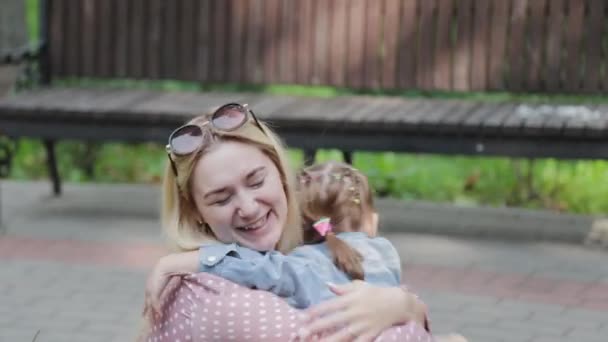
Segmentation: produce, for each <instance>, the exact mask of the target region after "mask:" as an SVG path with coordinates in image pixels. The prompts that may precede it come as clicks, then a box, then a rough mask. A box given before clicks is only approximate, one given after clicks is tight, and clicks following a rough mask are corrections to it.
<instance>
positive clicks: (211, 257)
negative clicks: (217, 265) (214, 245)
mask: <svg viewBox="0 0 608 342" xmlns="http://www.w3.org/2000/svg"><path fill="white" fill-rule="evenodd" d="M215 259H217V258H216V257H214V256H210V257H208V258H207V260H208V261H210V262H214V261H215Z"/></svg>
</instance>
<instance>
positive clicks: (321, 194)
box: [298, 162, 375, 280]
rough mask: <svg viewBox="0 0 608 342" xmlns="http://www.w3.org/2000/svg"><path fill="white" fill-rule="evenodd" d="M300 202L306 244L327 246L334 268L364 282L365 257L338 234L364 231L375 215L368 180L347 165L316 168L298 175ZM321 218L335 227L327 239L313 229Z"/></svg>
mask: <svg viewBox="0 0 608 342" xmlns="http://www.w3.org/2000/svg"><path fill="white" fill-rule="evenodd" d="M298 199H299V202H300V210H301V211H302V219H303V221H304V222H303V223H304V242H305V243H318V242H321V241H325V242H327V246H328V248H329V250H330V252H331V254H332V257H333V260H334V264H335V265H336V266H337V267H338V268H339V269H341V270H342V271H344V272H345V273H346V274H348V275H349V276H350V277H351V278H352V279H361V280H363V279H364V277H365V276H364V272H363V266H362V265H361V263H362V261H363V256H361V254H359V252H357V251H356V250H355V249H353V248H352V247H351V246H349V245H348V244H347V243H345V242H344V241H342V240H340V239H339V238H338V237H336V236H335V234H334V233H342V232H356V231H361V229H362V227H363V225H364V224H365V223H367V222H365V220H367V219H369V217H371V216H370V215H371V214H372V213H373V212H374V211H375V209H374V202H373V201H374V199H373V193H372V189H371V187H370V186H369V182H368V180H367V177H365V175H363V174H362V173H361V172H359V171H358V170H356V169H354V168H353V167H351V166H350V165H348V164H344V163H338V162H327V163H322V164H317V165H313V166H310V167H307V168H304V169H303V170H302V171H301V172H300V173H299V175H298ZM321 218H329V219H330V222H331V224H332V226H333V231H332V232H330V233H328V234H327V235H326V236H324V237H323V236H321V235H320V234H319V233H318V232H317V231H316V230H315V229H314V228H313V225H314V223H315V222H316V221H318V220H320V219H321Z"/></svg>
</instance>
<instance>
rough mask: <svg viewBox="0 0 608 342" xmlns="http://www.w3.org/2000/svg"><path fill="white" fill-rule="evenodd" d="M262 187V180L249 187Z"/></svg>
mask: <svg viewBox="0 0 608 342" xmlns="http://www.w3.org/2000/svg"><path fill="white" fill-rule="evenodd" d="M262 185H264V179H261V180H259V181H257V182H255V183H253V184H251V187H252V188H254V189H257V188H260V187H261V186H262Z"/></svg>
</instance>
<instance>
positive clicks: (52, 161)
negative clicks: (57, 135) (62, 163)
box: [44, 140, 61, 196]
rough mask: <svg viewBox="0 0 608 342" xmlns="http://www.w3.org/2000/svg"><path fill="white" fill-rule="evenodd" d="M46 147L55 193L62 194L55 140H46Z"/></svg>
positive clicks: (56, 194)
mask: <svg viewBox="0 0 608 342" xmlns="http://www.w3.org/2000/svg"><path fill="white" fill-rule="evenodd" d="M44 148H45V149H46V158H47V159H46V162H47V167H48V169H49V176H50V177H51V181H52V182H53V194H54V195H55V196H59V195H61V179H60V178H59V171H58V170H57V157H56V156H55V141H53V140H44Z"/></svg>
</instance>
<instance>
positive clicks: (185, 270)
mask: <svg viewBox="0 0 608 342" xmlns="http://www.w3.org/2000/svg"><path fill="white" fill-rule="evenodd" d="M197 268H198V253H197V252H186V253H178V254H169V255H166V256H164V257H162V258H161V259H160V260H159V261H158V262H157V263H156V265H155V266H154V268H153V269H152V272H151V273H150V275H149V276H148V280H147V281H146V291H145V295H144V311H143V316H144V317H146V316H149V317H150V318H151V320H152V321H155V320H156V319H157V318H160V317H161V314H162V305H163V303H164V302H165V301H166V298H167V296H168V295H169V294H170V293H171V292H172V291H173V290H175V289H176V288H177V287H178V286H179V283H180V281H181V276H183V275H187V274H190V273H194V272H196V271H197Z"/></svg>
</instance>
